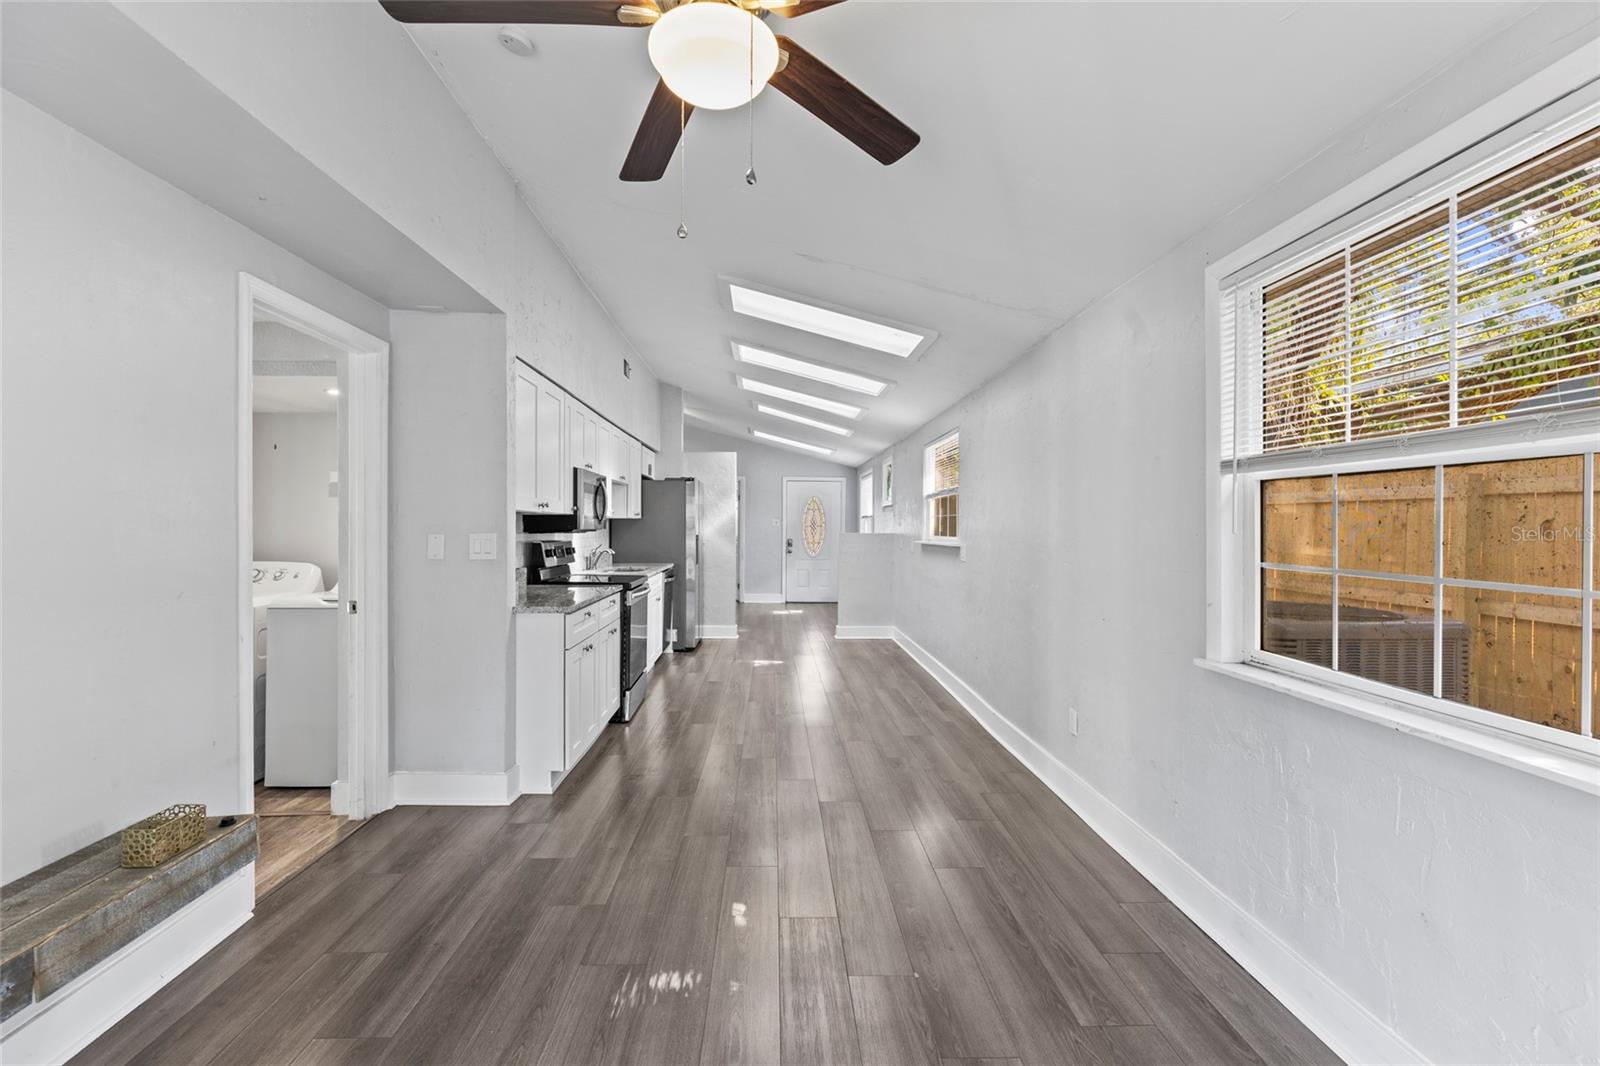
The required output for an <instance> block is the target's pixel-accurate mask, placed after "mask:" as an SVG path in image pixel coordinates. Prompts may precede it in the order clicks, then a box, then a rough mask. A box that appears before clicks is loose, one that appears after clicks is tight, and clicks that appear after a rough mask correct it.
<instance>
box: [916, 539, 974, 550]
mask: <svg viewBox="0 0 1600 1066" xmlns="http://www.w3.org/2000/svg"><path fill="white" fill-rule="evenodd" d="M917 543H918V544H921V545H923V546H924V547H928V548H960V547H962V546H963V545H962V543H961V542H960V541H959V540H948V539H947V540H930V539H928V538H927V537H924V538H923V539H921V540H919V541H917Z"/></svg>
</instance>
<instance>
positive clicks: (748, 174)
mask: <svg viewBox="0 0 1600 1066" xmlns="http://www.w3.org/2000/svg"><path fill="white" fill-rule="evenodd" d="M749 55H750V102H749V103H747V104H745V105H744V106H745V109H746V110H747V111H749V112H750V169H749V170H747V171H745V172H744V183H745V184H746V185H754V184H755V183H756V16H755V14H754V13H752V14H751V15H750V52H749Z"/></svg>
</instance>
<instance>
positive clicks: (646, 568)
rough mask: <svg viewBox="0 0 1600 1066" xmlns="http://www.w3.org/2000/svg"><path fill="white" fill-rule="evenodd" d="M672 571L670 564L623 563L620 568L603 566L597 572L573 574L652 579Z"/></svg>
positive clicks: (581, 571)
mask: <svg viewBox="0 0 1600 1066" xmlns="http://www.w3.org/2000/svg"><path fill="white" fill-rule="evenodd" d="M671 569H672V564H671V563H623V564H622V565H621V566H603V567H601V568H600V569H598V570H574V571H573V573H575V574H627V575H629V576H630V577H631V576H632V575H634V574H641V575H643V576H644V577H654V576H655V575H656V574H664V573H666V572H667V571H668V570H671Z"/></svg>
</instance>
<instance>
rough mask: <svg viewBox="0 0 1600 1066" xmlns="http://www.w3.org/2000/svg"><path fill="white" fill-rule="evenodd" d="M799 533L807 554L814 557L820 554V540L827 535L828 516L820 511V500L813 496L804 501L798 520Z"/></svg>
mask: <svg viewBox="0 0 1600 1066" xmlns="http://www.w3.org/2000/svg"><path fill="white" fill-rule="evenodd" d="M800 534H801V537H802V538H803V539H804V540H805V545H806V554H807V555H810V556H811V557H812V558H813V559H815V558H816V557H817V556H818V555H820V554H822V542H823V539H824V538H825V537H827V535H828V518H827V516H826V515H825V514H823V513H822V501H821V500H819V499H818V498H817V497H815V496H813V497H811V499H809V500H807V501H806V509H805V514H804V515H803V517H802V518H801V521H800Z"/></svg>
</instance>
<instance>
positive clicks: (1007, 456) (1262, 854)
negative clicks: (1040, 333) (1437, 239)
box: [841, 20, 1600, 1063]
mask: <svg viewBox="0 0 1600 1066" xmlns="http://www.w3.org/2000/svg"><path fill="white" fill-rule="evenodd" d="M1539 30H1540V24H1539V22H1538V20H1532V21H1529V22H1525V23H1523V24H1521V25H1519V27H1518V31H1517V32H1516V33H1514V34H1508V35H1507V36H1506V37H1505V38H1503V39H1501V40H1499V41H1497V42H1495V43H1494V44H1493V45H1491V46H1489V48H1488V49H1487V51H1486V52H1485V53H1484V54H1480V55H1475V56H1471V57H1468V58H1466V59H1465V60H1464V61H1463V62H1462V63H1461V65H1460V66H1459V67H1457V68H1455V69H1453V70H1451V71H1448V72H1434V74H1433V75H1432V77H1431V80H1429V81H1428V82H1427V83H1426V84H1423V85H1419V86H1418V88H1417V90H1416V92H1415V93H1413V94H1411V95H1410V96H1408V97H1407V98H1406V99H1405V100H1404V101H1402V102H1400V103H1397V104H1396V105H1395V106H1394V107H1393V108H1391V109H1388V110H1387V111H1385V112H1384V113H1383V114H1381V115H1377V116H1373V117H1372V119H1371V121H1369V122H1366V123H1363V124H1362V125H1361V127H1360V128H1358V129H1353V130H1350V131H1346V132H1345V133H1344V134H1343V135H1341V136H1340V138H1339V139H1338V140H1337V141H1336V143H1334V144H1333V145H1331V146H1330V147H1329V148H1328V149H1327V150H1325V151H1324V152H1323V153H1321V155H1319V156H1318V157H1317V158H1316V159H1315V160H1313V161H1312V162H1310V163H1308V164H1307V165H1306V166H1305V167H1303V168H1302V169H1301V170H1300V171H1298V172H1296V173H1295V174H1293V175H1290V176H1289V177H1287V178H1286V179H1285V180H1284V181H1283V182H1281V183H1280V184H1278V185H1276V186H1273V187H1272V188H1270V189H1267V190H1264V191H1263V193H1262V195H1261V196H1260V197H1258V198H1257V199H1256V200H1255V201H1253V202H1251V203H1250V204H1248V205H1245V206H1244V207H1242V208H1240V209H1239V210H1237V211H1235V212H1234V213H1233V214H1231V215H1229V216H1228V217H1226V218H1224V219H1221V220H1219V221H1218V222H1217V223H1216V224H1214V225H1213V226H1212V227H1210V228H1209V229H1207V230H1206V231H1204V232H1203V233H1201V234H1199V235H1197V236H1196V237H1194V238H1193V239H1191V240H1189V241H1187V242H1185V243H1184V244H1183V245H1181V246H1180V247H1179V248H1177V249H1176V250H1175V251H1174V252H1173V253H1171V254H1170V255H1168V256H1167V257H1165V258H1164V259H1162V260H1161V261H1160V262H1157V263H1155V264H1153V265H1152V266H1151V267H1149V268H1148V269H1147V270H1145V271H1144V272H1143V273H1141V274H1140V275H1139V276H1138V277H1136V278H1135V279H1133V280H1132V281H1129V282H1127V283H1126V284H1124V285H1122V286H1121V287H1120V288H1117V289H1116V290H1115V291H1114V292H1112V293H1111V294H1109V295H1107V296H1106V297H1104V298H1102V299H1101V300H1099V301H1098V302H1096V303H1095V304H1094V305H1092V306H1091V307H1090V308H1089V309H1088V310H1086V311H1085V312H1084V313H1082V314H1081V315H1079V316H1078V317H1077V318H1075V319H1074V320H1072V321H1071V322H1069V323H1068V324H1067V325H1066V326H1065V327H1063V328H1062V329H1061V330H1060V331H1059V332H1057V333H1056V334H1054V335H1053V336H1051V337H1050V338H1048V339H1047V340H1046V341H1045V342H1044V343H1042V344H1041V345H1040V346H1039V347H1038V348H1037V349H1036V350H1034V351H1032V352H1030V353H1029V354H1027V355H1026V356H1024V357H1023V358H1022V359H1021V360H1019V361H1018V362H1017V363H1015V364H1013V365H1012V366H1011V367H1010V368H1008V369H1007V370H1006V371H1004V372H1003V373H1001V374H1000V375H998V376H997V377H995V378H994V379H992V380H991V381H989V382H988V383H986V384H985V385H984V386H983V387H982V388H980V389H978V390H977V391H975V392H974V393H972V394H971V395H969V396H968V397H966V398H965V399H963V400H962V401H961V402H960V403H959V404H957V405H956V406H955V407H953V408H952V409H951V410H950V411H948V412H946V413H944V414H941V415H940V416H938V417H937V418H934V419H932V420H931V421H930V422H929V423H928V424H927V425H925V426H924V427H922V428H921V429H920V430H918V431H917V432H915V433H913V434H911V435H910V436H909V437H908V438H907V439H906V440H904V441H902V442H901V443H899V444H897V445H896V446H895V447H894V448H893V450H892V451H893V455H894V459H895V475H896V493H895V495H896V501H895V507H894V513H893V521H894V528H895V529H897V530H898V531H900V532H901V533H915V532H917V527H918V516H919V507H920V500H919V499H918V491H919V486H920V485H921V464H922V446H923V445H924V444H925V443H926V442H927V441H928V440H930V439H932V438H933V437H934V436H935V435H936V434H937V433H939V432H940V431H942V430H944V429H946V428H948V427H950V426H952V425H959V427H960V429H961V443H962V456H961V459H962V471H961V472H962V488H961V492H962V500H961V519H962V530H961V532H962V537H963V539H964V540H965V542H966V561H965V562H962V561H961V560H960V558H959V557H958V556H957V554H956V553H955V552H953V551H949V550H947V549H938V548H927V547H920V546H917V545H915V544H913V543H911V539H910V538H909V537H906V536H900V537H896V538H894V543H895V552H896V555H895V561H894V569H895V596H894V603H893V614H894V623H895V624H896V625H897V626H898V627H899V628H900V629H901V630H902V631H904V632H905V633H906V634H907V635H908V636H910V637H911V638H912V639H913V640H914V641H916V642H917V643H918V644H920V645H922V646H923V647H924V648H926V649H927V650H928V651H929V652H930V653H931V654H932V655H933V656H934V657H935V658H937V659H938V660H940V661H941V662H943V663H944V664H945V665H946V666H947V667H948V668H949V669H950V670H951V671H952V672H953V673H954V674H955V675H957V676H958V677H959V678H961V679H962V680H963V681H965V682H966V683H967V684H968V685H970V686H971V687H972V688H973V689H975V690H976V691H977V693H979V694H980V695H981V697H982V698H983V699H984V700H986V701H988V703H990V704H992V705H993V707H994V708H995V709H996V710H997V711H998V712H999V713H1000V714H1001V715H1003V716H1005V717H1006V718H1008V719H1009V720H1010V721H1011V722H1012V723H1013V724H1014V725H1015V726H1016V727H1017V728H1018V729H1020V730H1021V731H1022V732H1023V733H1025V734H1026V735H1027V737H1029V738H1031V739H1032V741H1034V742H1036V743H1037V744H1038V745H1039V746H1041V747H1042V748H1043V749H1045V750H1046V751H1047V752H1048V753H1049V755H1050V756H1051V757H1053V758H1054V759H1056V760H1059V762H1060V763H1061V764H1064V766H1065V767H1067V768H1068V769H1069V770H1070V771H1071V772H1072V773H1075V774H1076V775H1078V776H1079V777H1081V778H1082V779H1083V780H1084V781H1086V782H1087V783H1088V785H1089V786H1091V787H1092V788H1093V789H1094V790H1096V791H1098V792H1099V793H1100V794H1101V795H1102V796H1104V797H1105V798H1106V799H1107V800H1109V801H1110V803H1111V804H1113V805H1115V807H1116V808H1119V809H1120V810H1121V812H1123V813H1124V814H1125V815H1126V816H1127V817H1128V818H1131V819H1132V820H1133V821H1134V822H1135V823H1137V825H1138V826H1139V827H1142V828H1143V830H1145V831H1146V832H1148V833H1149V834H1151V835H1153V836H1154V837H1155V838H1156V839H1157V840H1158V841H1159V842H1160V843H1161V844H1162V845H1165V847H1166V848H1168V849H1170V850H1171V852H1173V853H1175V854H1176V856H1177V858H1178V859H1179V860H1181V861H1182V862H1184V863H1187V864H1188V865H1189V866H1190V867H1192V869H1193V870H1194V871H1195V872H1197V873H1198V875H1199V876H1200V877H1202V878H1204V880H1205V881H1207V882H1209V883H1210V885H1212V886H1214V887H1215V889H1216V890H1217V891H1219V892H1220V893H1222V894H1223V895H1224V896H1225V897H1226V898H1227V899H1228V900H1230V901H1231V902H1232V904H1233V905H1234V906H1236V907H1237V908H1239V910H1240V911H1242V912H1243V913H1244V914H1246V915H1248V916H1249V918H1250V919H1253V920H1254V922H1256V923H1259V925H1260V926H1261V927H1264V928H1265V929H1266V930H1267V931H1269V932H1270V934H1271V935H1272V936H1274V937H1277V938H1279V939H1280V940H1281V941H1282V942H1283V944H1285V945H1287V948H1288V949H1289V951H1291V952H1293V953H1296V954H1298V956H1300V958H1302V959H1303V960H1305V962H1306V963H1308V964H1309V965H1310V966H1312V967H1314V968H1315V969H1316V970H1318V971H1320V972H1321V973H1322V974H1323V975H1325V976H1326V977H1327V978H1328V979H1330V980H1331V981H1332V982H1333V983H1334V984H1335V985H1336V986H1337V987H1338V988H1339V989H1342V990H1343V991H1344V992H1345V993H1346V994H1347V995H1348V996H1349V997H1351V998H1352V999H1354V1000H1355V1001H1356V1002H1357V1003H1358V1004H1359V1005H1360V1006H1361V1007H1362V1008H1364V1009H1365V1010H1366V1011H1368V1012H1370V1014H1371V1015H1372V1016H1374V1017H1375V1018H1376V1019H1377V1020H1378V1022H1379V1023H1380V1024H1381V1025H1382V1026H1385V1027H1387V1028H1388V1029H1389V1030H1390V1031H1392V1032H1393V1033H1395V1034H1398V1036H1399V1037H1400V1038H1401V1039H1403V1040H1405V1041H1409V1043H1410V1045H1411V1046H1412V1047H1414V1048H1415V1049H1417V1050H1418V1051H1419V1052H1420V1053H1421V1054H1423V1055H1425V1056H1426V1057H1428V1058H1430V1059H1432V1060H1434V1061H1437V1062H1441V1063H1461V1062H1507V1061H1517V1062H1571V1061H1589V1062H1593V1061H1595V1060H1596V1059H1597V1058H1600V1013H1597V1005H1596V985H1597V970H1600V963H1597V960H1600V907H1597V906H1596V901H1597V900H1600V832H1597V826H1600V807H1597V804H1596V801H1595V800H1594V799H1593V798H1592V797H1589V796H1586V795H1584V794H1581V793H1579V792H1577V791H1574V790H1572V789H1570V788H1566V787H1562V786H1560V785H1556V784H1552V783H1549V782H1547V781H1545V780H1543V779H1541V778H1537V777H1534V776H1531V775H1527V774H1523V773H1519V772H1516V771H1514V770H1510V769H1507V768H1505V767H1502V766H1499V765H1496V764H1493V763H1490V762H1487V761H1484V760H1482V759H1479V758H1476V757H1474V756H1471V755H1468V754H1464V753H1462V752H1459V751H1456V750H1453V749H1450V748H1446V747H1443V746H1441V745H1439V744H1436V743H1432V742H1430V741H1427V740H1424V739H1420V738H1417V737H1414V736H1410V735H1406V734H1402V733H1399V732H1396V731H1394V730H1391V729H1388V728H1385V727H1383V726H1380V725H1377V724H1373V723H1370V722H1366V721H1361V720H1358V719H1355V718H1353V717H1349V716H1346V715H1343V714H1340V713H1338V712H1336V711H1333V710H1329V709H1326V708H1323V707H1320V706H1314V705H1310V704H1307V703H1304V702H1300V701H1297V700H1294V699H1291V698H1288V697H1285V696H1281V695H1275V694H1272V693H1269V692H1267V691H1266V690H1263V689H1260V688H1257V687H1255V686H1252V685H1247V684H1244V683H1241V682H1236V681H1233V680H1231V679H1225V678H1221V677H1218V676H1215V675H1213V674H1210V673H1208V672H1205V671H1203V670H1201V669H1199V668H1198V667H1196V666H1195V665H1193V662H1192V660H1193V659H1194V658H1195V657H1196V656H1199V655H1202V654H1203V653H1204V646H1205V633H1204V625H1205V607H1206V588H1205V576H1206V569H1205V531H1204V522H1205V504H1204V500H1205V492H1206V485H1207V478H1208V477H1209V476H1210V473H1211V472H1210V471H1208V470H1207V469H1206V468H1205V464H1204V462H1203V457H1204V456H1205V454H1206V442H1205V437H1204V433H1205V420H1206V414H1207V412H1206V404H1207V403H1208V402H1209V396H1208V393H1207V391H1206V388H1205V336H1204V329H1205V314H1204V307H1203V303H1202V300H1203V294H1204V287H1203V284H1202V275H1203V271H1204V270H1205V267H1206V265H1207V263H1208V262H1211V261H1213V260H1215V259H1216V258H1217V257H1219V256H1220V255H1222V254H1226V253H1227V252H1229V251H1231V250H1232V249H1234V248H1236V247H1238V246H1240V245H1241V244H1243V243H1244V242H1245V241H1246V240H1248V239H1250V238H1252V237H1254V236H1255V235H1256V234H1258V233H1260V232H1264V231H1265V230H1266V229H1268V228H1269V227H1270V226H1271V225H1273V224H1275V223H1277V222H1279V221H1281V220H1283V219H1285V218H1288V217H1291V216H1292V215H1293V214H1294V213H1295V212H1296V211H1298V210H1301V209H1303V208H1305V207H1307V206H1309V205H1310V204H1312V203H1315V202H1316V201H1317V200H1319V199H1320V198H1322V197H1323V196H1325V195H1327V194H1328V193H1330V192H1332V191H1333V190H1334V189H1337V188H1339V187H1340V186H1342V185H1344V184H1346V183H1348V182H1349V181H1351V180H1353V179H1354V178H1355V177H1357V176H1359V175H1360V174H1362V173H1365V172H1366V171H1368V170H1370V169H1371V168H1372V167H1374V166H1375V165H1377V164H1378V163H1379V162H1381V161H1382V160H1384V159H1386V158H1388V157H1390V156H1392V155H1394V154H1395V153H1396V152H1398V151H1399V150H1401V149H1403V148H1405V147H1407V146H1409V145H1411V144H1415V143H1416V142H1417V141H1419V140H1420V139H1421V138H1422V137H1424V136H1426V135H1427V134H1429V133H1432V132H1434V131H1435V130H1437V129H1439V128H1441V127H1442V126H1444V125H1445V124H1446V123H1447V122H1448V121H1450V120H1451V119H1453V118H1455V117H1457V116H1458V115H1460V114H1463V113H1465V112H1466V111H1467V110H1469V109H1470V108H1472V107H1473V106H1476V105H1477V104H1478V103H1480V102H1482V101H1483V100H1485V99H1487V98H1489V97H1490V96H1492V95H1494V94H1495V93H1496V92H1498V91H1500V90H1502V89H1503V88H1505V87H1507V86H1509V85H1510V84H1513V83H1514V82H1515V81H1517V80H1519V79H1520V78H1522V77H1526V76H1527V75H1528V74H1529V73H1531V72H1532V71H1533V70H1535V69H1537V68H1538V67H1539V66H1540V65H1542V64H1543V63H1546V62H1549V61H1550V60H1551V59H1553V58H1554V57H1555V56H1556V55H1558V54H1564V53H1565V52H1566V51H1568V50H1570V49H1571V48H1573V47H1575V46H1576V44H1577V42H1576V41H1574V40H1571V39H1562V38H1560V37H1559V36H1557V35H1554V34H1552V35H1549V36H1543V37H1541V36H1539ZM881 458H882V457H881V456H879V457H877V458H875V459H874V461H873V464H872V467H871V469H873V470H874V471H877V470H878V468H879V465H880V463H881ZM862 469H866V467H863V468H862ZM1019 501H1023V502H1025V507H1024V509H1023V510H1022V511H1021V512H1019V510H1018V506H1017V505H1018V502H1019ZM880 514H883V512H880ZM882 528H889V523H888V521H887V520H886V521H885V524H884V526H883V527H882ZM846 591H848V590H846ZM871 610H872V607H871V605H870V604H869V605H864V606H863V607H862V610H861V612H860V616H861V617H862V618H863V619H864V618H865V617H866V616H867V615H868V614H870V613H871ZM845 614H846V607H845V606H844V605H841V618H843V616H844V615H845ZM1069 706H1070V707H1076V708H1077V710H1078V713H1079V732H1078V735H1076V736H1073V735H1070V734H1069V733H1068V730H1067V727H1066V718H1067V715H1066V712H1067V708H1068V707H1069ZM1308 1006H1310V1007H1311V1008H1312V1009H1313V1010H1314V1011H1315V1012H1316V1013H1319V1014H1320V1015H1321V1016H1322V1017H1323V1018H1325V1019H1326V1018H1328V1017H1335V1016H1337V1008H1335V1007H1333V1006H1331V1005H1330V1004H1328V1003H1326V1002H1324V1003H1320V1004H1309V1005H1308Z"/></svg>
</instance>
